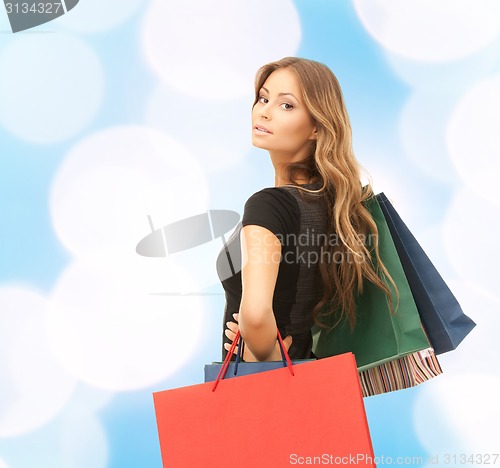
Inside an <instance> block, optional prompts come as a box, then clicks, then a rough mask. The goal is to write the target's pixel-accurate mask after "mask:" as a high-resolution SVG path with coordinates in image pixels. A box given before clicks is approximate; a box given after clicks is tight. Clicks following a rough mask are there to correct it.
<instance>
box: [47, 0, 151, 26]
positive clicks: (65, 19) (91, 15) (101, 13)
mask: <svg viewBox="0 0 500 468" xmlns="http://www.w3.org/2000/svg"><path fill="white" fill-rule="evenodd" d="M148 1H149V0H106V1H105V2H103V1H101V0H80V2H79V3H78V4H77V5H76V6H75V7H74V8H73V9H72V10H70V11H69V12H68V13H66V14H65V15H64V16H60V17H59V18H58V19H57V20H56V24H57V26H61V27H62V28H64V29H68V30H70V31H74V32H77V33H100V32H105V31H109V30H112V29H114V28H116V27H118V26H121V25H122V24H123V23H124V22H126V21H127V20H129V19H130V18H132V17H133V16H134V15H135V14H137V13H138V11H139V9H140V8H141V7H145V6H146V5H147V3H148Z"/></svg>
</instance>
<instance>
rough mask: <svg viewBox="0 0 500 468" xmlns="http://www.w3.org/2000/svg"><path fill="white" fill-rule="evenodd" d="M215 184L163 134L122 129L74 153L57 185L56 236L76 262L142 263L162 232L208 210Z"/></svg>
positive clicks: (103, 133) (59, 174)
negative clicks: (155, 232)
mask: <svg viewBox="0 0 500 468" xmlns="http://www.w3.org/2000/svg"><path fill="white" fill-rule="evenodd" d="M208 198H209V196H208V188H207V182H206V179H205V176H204V173H203V171H202V170H201V168H200V166H199V164H198V162H197V161H196V160H195V159H194V158H193V157H192V156H191V155H190V154H189V152H187V151H186V150H185V148H184V147H183V146H181V145H180V144H179V143H178V142H177V141H175V140H173V139H172V138H170V137H169V136H168V135H166V134H164V133H163V132H161V131H159V130H154V129H150V128H147V127H140V126H124V127H114V128H111V129H107V130H103V131H101V132H98V133H95V134H92V135H90V136H88V137H87V138H86V139H84V140H83V141H80V142H79V143H77V145H76V146H75V147H74V148H73V149H72V150H70V152H69V154H68V155H67V156H66V157H65V159H64V161H63V163H62V164H61V166H60V167H59V169H58V172H57V174H56V176H55V178H54V181H53V184H52V190H51V196H50V208H51V214H52V222H53V225H54V229H55V231H56V233H57V235H58V237H59V239H60V240H61V242H62V243H63V244H64V246H65V247H66V248H67V249H68V250H69V251H70V252H71V253H73V254H74V255H76V256H82V257H85V258H86V259H87V260H90V258H92V259H93V260H94V261H95V262H97V263H110V262H111V263H114V264H116V262H117V261H121V260H122V259H125V258H127V257H130V256H136V255H137V254H136V253H135V247H136V245H137V243H138V242H139V241H140V240H141V239H142V238H143V237H145V236H146V235H147V234H148V233H151V227H150V224H149V221H148V216H151V219H152V221H153V226H154V227H155V228H160V227H163V226H164V225H165V224H168V223H170V222H174V221H177V220H178V219H182V218H185V217H187V216H190V215H195V214H198V213H199V212H203V211H205V210H206V209H207V204H208V201H207V199H208Z"/></svg>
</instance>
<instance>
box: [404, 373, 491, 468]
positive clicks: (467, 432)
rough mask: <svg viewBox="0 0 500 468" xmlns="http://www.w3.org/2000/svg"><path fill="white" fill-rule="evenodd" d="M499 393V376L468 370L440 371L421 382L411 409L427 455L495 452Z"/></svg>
mask: <svg viewBox="0 0 500 468" xmlns="http://www.w3.org/2000/svg"><path fill="white" fill-rule="evenodd" d="M499 392H500V377H499V376H495V375H489V374H482V373H474V372H473V370H472V369H471V372H470V373H464V374H461V375H446V374H443V375H441V376H439V377H438V378H436V379H435V380H433V381H430V382H428V383H426V384H424V385H422V387H421V389H420V391H419V393H418V394H417V397H416V400H415V404H414V408H413V421H414V425H415V431H416V433H417V436H418V438H419V442H420V443H421V444H422V445H423V446H424V447H425V448H426V449H427V451H428V452H429V453H430V454H441V456H442V455H443V454H445V453H448V454H453V453H455V454H461V453H468V454H479V453H496V451H497V450H498V430H497V428H498V418H499V417H500V407H499V405H498V394H499ZM441 459H442V458H441ZM442 460H443V459H442ZM443 466H444V460H443ZM467 466H472V465H467Z"/></svg>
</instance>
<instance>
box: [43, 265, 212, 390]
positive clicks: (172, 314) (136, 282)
mask: <svg viewBox="0 0 500 468" xmlns="http://www.w3.org/2000/svg"><path fill="white" fill-rule="evenodd" d="M138 264H139V262H137V263H136V264H130V265H127V264H126V263H122V264H120V265H118V267H115V268H105V267H102V266H100V267H96V266H94V265H89V264H85V263H84V262H83V261H75V262H73V263H72V264H70V265H69V266H68V267H67V268H66V269H65V270H64V272H63V273H62V274H61V275H60V277H59V279H58V281H57V284H56V285H55V287H54V289H53V292H52V295H51V301H50V304H49V322H48V323H49V336H50V339H51V344H52V347H53V349H54V352H55V354H56V355H57V356H58V358H59V360H60V361H61V362H62V363H63V364H64V366H65V367H66V368H67V369H68V370H69V371H70V372H72V373H73V374H74V375H75V376H77V377H78V378H79V379H80V380H82V381H83V382H85V383H86V384H88V385H91V386H95V387H99V388H103V389H106V390H111V391H121V390H134V389H138V388H143V387H147V386H150V385H152V384H154V383H156V382H159V381H160V380H162V379H164V378H166V377H167V376H169V375H171V374H172V373H173V372H175V371H177V370H178V369H180V368H181V367H182V366H183V365H184V364H185V363H186V362H187V360H188V359H189V357H190V355H191V353H192V352H193V350H194V349H195V348H196V343H197V340H198V338H199V336H200V333H201V331H202V327H203V320H204V319H203V304H202V301H201V300H200V298H199V297H198V296H183V295H179V294H177V295H175V294H173V295H151V294H148V292H147V287H148V286H149V287H150V285H148V284H147V283H148V279H149V278H150V275H148V274H147V271H148V270H149V265H146V266H145V267H143V268H142V269H141V268H137V265H138ZM164 265H165V268H167V274H166V275H165V277H164V278H163V279H164V287H165V288H166V289H169V290H170V291H172V292H176V291H177V292H182V289H183V287H184V285H185V284H186V283H188V284H193V281H192V280H191V279H190V278H189V276H190V275H189V274H188V273H187V272H185V271H184V270H183V269H182V268H181V267H180V266H179V265H176V264H175V262H174V261H172V260H170V262H169V263H166V264H164Z"/></svg>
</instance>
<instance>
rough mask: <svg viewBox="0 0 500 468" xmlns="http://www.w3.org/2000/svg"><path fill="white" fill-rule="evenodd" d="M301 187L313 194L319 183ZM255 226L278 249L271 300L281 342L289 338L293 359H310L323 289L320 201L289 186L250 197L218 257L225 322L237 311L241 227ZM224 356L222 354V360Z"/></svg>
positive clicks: (324, 218)
mask: <svg viewBox="0 0 500 468" xmlns="http://www.w3.org/2000/svg"><path fill="white" fill-rule="evenodd" d="M302 187H305V188H308V189H318V188H320V185H319V184H318V183H313V184H305V185H302ZM250 224H253V225H258V226H262V227H265V228H267V229H269V230H270V231H271V232H273V233H274V234H275V235H276V237H277V238H278V239H279V240H280V243H281V259H280V265H279V270H278V277H277V280H276V286H275V290H274V297H273V312H274V315H275V317H276V323H277V325H278V329H279V331H280V333H281V336H282V337H283V338H285V336H287V335H292V338H293V341H292V345H291V347H290V349H289V355H290V357H291V358H292V359H307V358H309V357H311V348H312V334H311V326H312V325H313V320H312V310H313V308H314V306H315V305H316V304H317V303H318V302H319V300H320V298H321V296H322V293H323V285H322V280H321V274H320V271H319V262H320V257H321V255H320V248H321V241H323V242H324V239H325V236H326V232H327V211H326V207H325V203H324V201H323V198H322V197H319V196H318V195H314V194H308V193H305V192H303V191H302V190H300V189H298V188H296V187H294V186H281V187H271V188H265V189H263V190H260V191H259V192H257V193H255V194H253V195H252V196H251V197H250V198H249V199H248V200H247V202H246V203H245V208H244V212H243V217H242V220H241V221H240V222H239V223H238V225H237V226H236V228H235V230H234V232H233V233H232V234H231V236H230V237H229V239H228V240H227V242H226V245H225V247H224V248H222V249H221V251H220V252H219V255H218V257H217V274H218V275H219V279H220V280H221V282H222V286H223V288H224V291H225V296H226V305H225V310H224V320H223V323H222V327H223V332H222V341H223V344H224V343H229V340H228V338H227V337H226V336H225V334H224V330H225V328H226V325H225V324H226V322H229V321H234V319H233V314H234V313H237V312H238V311H239V307H240V302H241V294H242V286H241V243H240V232H241V229H242V227H243V226H247V225H250ZM226 354H227V351H226V350H225V349H224V347H223V348H222V358H223V359H224V357H225V356H226Z"/></svg>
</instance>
